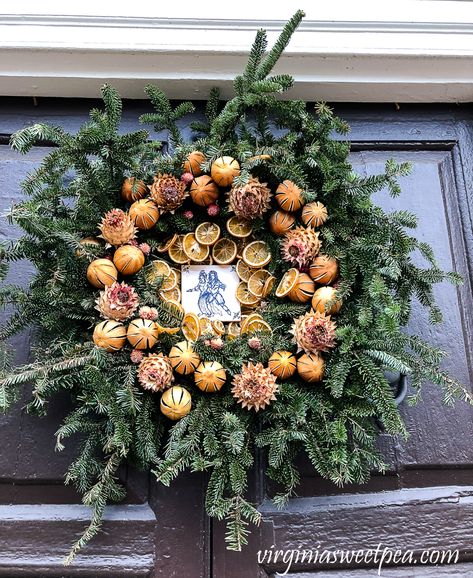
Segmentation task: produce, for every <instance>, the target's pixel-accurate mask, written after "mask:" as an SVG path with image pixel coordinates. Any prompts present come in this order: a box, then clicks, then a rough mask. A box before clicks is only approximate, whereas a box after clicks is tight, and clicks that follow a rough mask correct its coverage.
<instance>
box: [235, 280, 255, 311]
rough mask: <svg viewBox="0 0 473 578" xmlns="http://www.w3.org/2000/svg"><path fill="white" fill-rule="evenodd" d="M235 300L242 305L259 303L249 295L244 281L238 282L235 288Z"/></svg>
mask: <svg viewBox="0 0 473 578" xmlns="http://www.w3.org/2000/svg"><path fill="white" fill-rule="evenodd" d="M236 298H237V299H238V301H239V302H240V303H241V304H242V305H250V306H251V305H256V304H257V303H259V299H258V297H255V296H254V295H253V294H252V293H250V291H249V289H248V285H247V284H246V283H245V282H244V281H240V283H239V285H238V287H237V290H236Z"/></svg>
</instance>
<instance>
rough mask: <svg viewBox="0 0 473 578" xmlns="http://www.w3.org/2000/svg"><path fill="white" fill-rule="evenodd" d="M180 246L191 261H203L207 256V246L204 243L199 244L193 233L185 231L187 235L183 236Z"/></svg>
mask: <svg viewBox="0 0 473 578" xmlns="http://www.w3.org/2000/svg"><path fill="white" fill-rule="evenodd" d="M182 248H183V249H184V253H185V254H186V255H187V256H188V257H189V259H190V260H191V261H195V262H196V263H201V262H202V261H205V259H207V257H208V256H209V251H210V250H209V248H208V247H206V246H205V245H201V244H200V243H199V241H197V239H196V237H195V235H194V233H187V235H185V236H184V241H183V242H182Z"/></svg>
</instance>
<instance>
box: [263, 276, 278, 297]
mask: <svg viewBox="0 0 473 578" xmlns="http://www.w3.org/2000/svg"><path fill="white" fill-rule="evenodd" d="M275 283H276V277H274V275H270V276H269V277H268V279H266V283H265V284H264V287H263V297H267V296H268V295H269V294H270V293H271V291H272V290H273V287H274V284H275Z"/></svg>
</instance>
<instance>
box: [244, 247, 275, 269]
mask: <svg viewBox="0 0 473 578" xmlns="http://www.w3.org/2000/svg"><path fill="white" fill-rule="evenodd" d="M243 261H245V263H246V264H247V265H248V267H253V269H255V268H258V267H264V266H265V265H267V264H268V263H269V262H270V261H271V252H270V250H269V247H268V245H267V244H266V243H265V242H264V241H253V242H252V243H250V244H249V245H247V246H246V247H245V248H244V250H243Z"/></svg>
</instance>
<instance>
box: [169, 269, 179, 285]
mask: <svg viewBox="0 0 473 578" xmlns="http://www.w3.org/2000/svg"><path fill="white" fill-rule="evenodd" d="M171 269H172V270H173V271H174V272H175V273H176V279H177V282H178V283H180V282H181V270H180V269H177V268H176V267H171Z"/></svg>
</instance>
